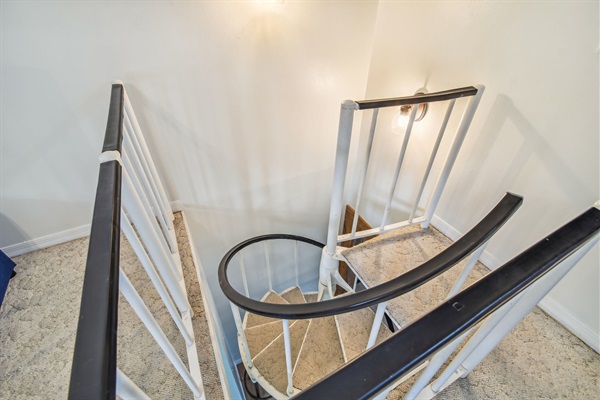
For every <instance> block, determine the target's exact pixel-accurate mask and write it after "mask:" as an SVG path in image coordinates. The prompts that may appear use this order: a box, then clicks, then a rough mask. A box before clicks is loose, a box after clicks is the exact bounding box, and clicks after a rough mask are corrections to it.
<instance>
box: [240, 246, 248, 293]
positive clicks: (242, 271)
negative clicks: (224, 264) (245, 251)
mask: <svg viewBox="0 0 600 400" xmlns="http://www.w3.org/2000/svg"><path fill="white" fill-rule="evenodd" d="M240 271H241V273H242V283H243V284H244V293H246V297H250V294H249V293H250V292H249V291H248V279H246V268H245V267H244V256H243V255H242V252H241V251H240Z"/></svg>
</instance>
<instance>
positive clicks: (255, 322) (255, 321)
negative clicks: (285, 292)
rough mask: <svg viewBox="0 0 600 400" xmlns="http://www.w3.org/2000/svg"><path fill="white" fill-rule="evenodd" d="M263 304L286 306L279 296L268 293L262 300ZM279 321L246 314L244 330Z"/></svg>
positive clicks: (285, 302)
mask: <svg viewBox="0 0 600 400" xmlns="http://www.w3.org/2000/svg"><path fill="white" fill-rule="evenodd" d="M261 301H262V302H264V303H272V304H288V302H287V301H285V299H284V298H283V297H281V296H280V295H278V294H277V293H275V292H268V293H267V294H266V295H265V296H264V297H263V298H262V299H261ZM274 321H279V320H278V319H276V318H269V317H264V316H262V315H257V314H252V313H248V319H247V321H246V329H248V328H252V327H253V326H259V325H263V324H268V323H270V322H274Z"/></svg>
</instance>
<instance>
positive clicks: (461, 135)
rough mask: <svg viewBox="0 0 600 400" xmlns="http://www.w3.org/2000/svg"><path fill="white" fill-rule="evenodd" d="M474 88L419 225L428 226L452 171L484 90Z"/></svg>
mask: <svg viewBox="0 0 600 400" xmlns="http://www.w3.org/2000/svg"><path fill="white" fill-rule="evenodd" d="M476 88H477V94H476V95H475V96H472V97H471V98H470V99H469V104H468V105H467V108H466V109H465V112H464V114H463V116H462V119H461V121H460V124H459V126H458V129H457V131H456V136H455V137H454V142H453V143H452V147H451V148H450V152H449V153H448V157H447V158H446V162H445V163H444V167H443V168H442V172H441V174H440V176H439V178H438V181H437V183H436V185H435V189H434V191H433V194H432V196H431V199H430V200H429V205H428V206H427V210H426V211H425V221H423V222H422V223H421V226H422V227H423V228H427V227H429V224H430V223H431V218H433V213H434V212H435V209H436V207H437V205H438V202H439V201H440V197H441V196H442V192H443V191H444V187H445V186H446V182H447V181H448V177H449V176H450V171H452V167H453V166H454V162H455V161H456V157H457V156H458V152H459V151H460V148H461V146H462V143H463V141H464V140H465V136H466V134H467V131H468V130H469V126H470V125H471V121H473V117H474V116H475V111H476V110H477V106H478V105H479V101H480V100H481V96H482V95H483V91H484V90H485V87H484V86H483V85H477V86H476Z"/></svg>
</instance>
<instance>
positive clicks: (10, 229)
mask: <svg viewBox="0 0 600 400" xmlns="http://www.w3.org/2000/svg"><path fill="white" fill-rule="evenodd" d="M28 240H31V237H29V236H28V235H27V234H26V233H25V231H23V230H22V229H21V228H20V227H19V225H17V224H16V223H15V222H14V221H13V220H12V219H10V218H9V217H8V216H7V215H6V214H4V213H0V248H4V247H6V246H9V245H11V244H15V243H23V242H26V241H28Z"/></svg>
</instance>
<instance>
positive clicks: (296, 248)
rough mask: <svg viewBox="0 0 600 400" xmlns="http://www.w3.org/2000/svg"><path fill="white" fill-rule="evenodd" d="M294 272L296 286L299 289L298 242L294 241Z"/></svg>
mask: <svg viewBox="0 0 600 400" xmlns="http://www.w3.org/2000/svg"><path fill="white" fill-rule="evenodd" d="M294 272H295V273H296V286H297V287H300V275H299V274H298V241H297V240H295V241H294Z"/></svg>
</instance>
